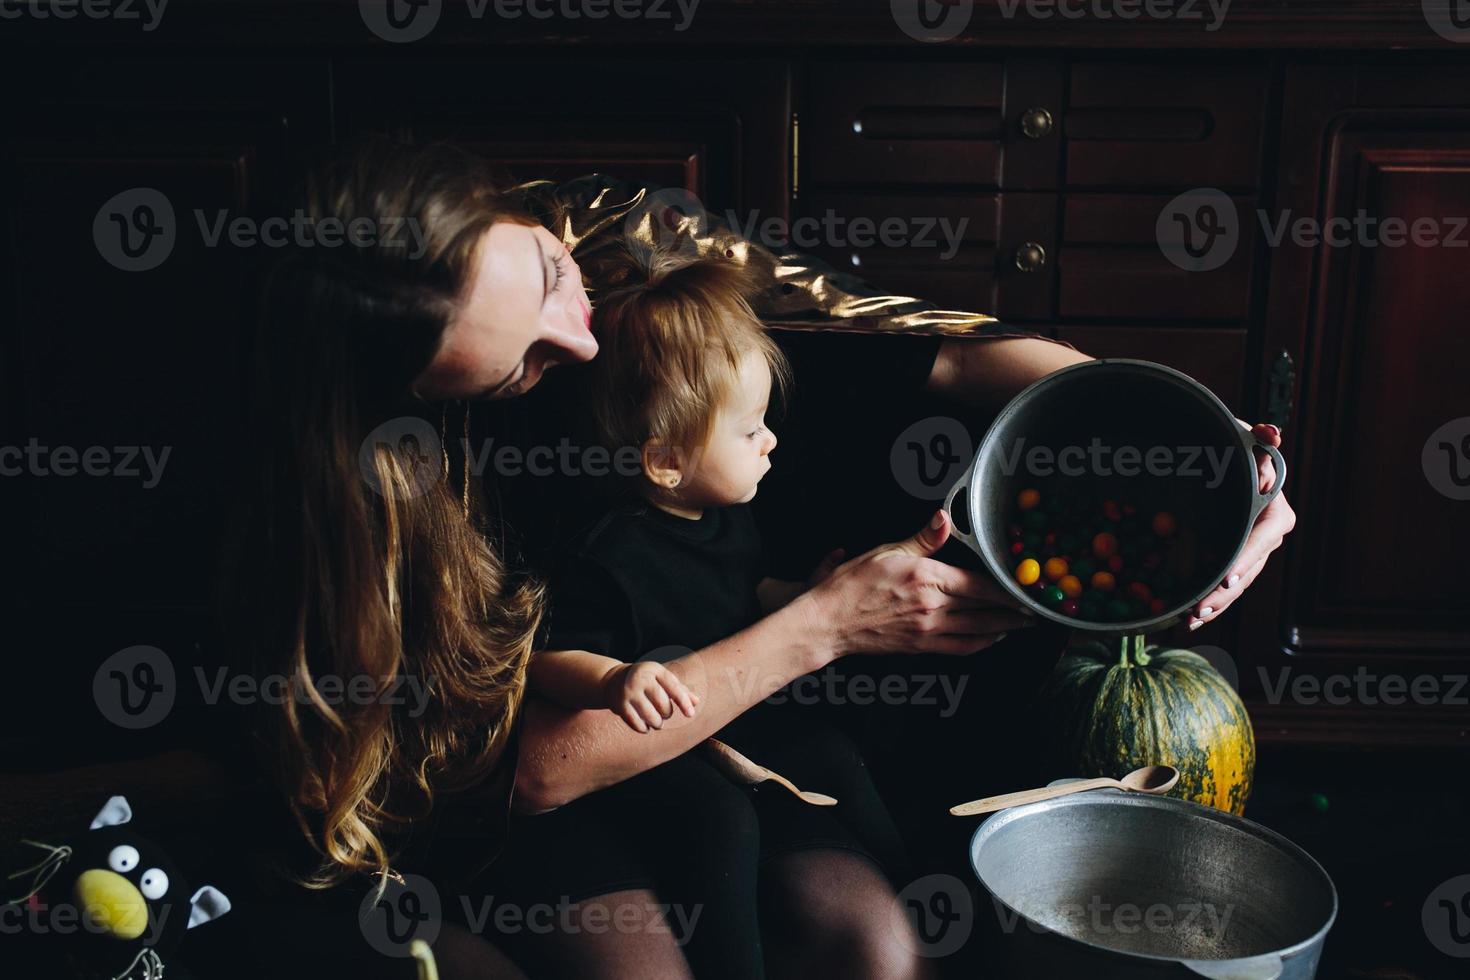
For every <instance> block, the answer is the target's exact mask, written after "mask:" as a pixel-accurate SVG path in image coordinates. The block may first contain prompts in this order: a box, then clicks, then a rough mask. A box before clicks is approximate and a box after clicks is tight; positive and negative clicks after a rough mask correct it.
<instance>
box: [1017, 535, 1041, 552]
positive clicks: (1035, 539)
mask: <svg viewBox="0 0 1470 980" xmlns="http://www.w3.org/2000/svg"><path fill="white" fill-rule="evenodd" d="M1021 540H1022V541H1024V542H1026V547H1028V548H1030V549H1032V550H1033V551H1034V550H1036V549H1037V548H1040V547H1041V542H1042V541H1044V540H1045V539H1044V538H1043V537H1042V536H1041V532H1040V531H1027V532H1026V533H1025V534H1023V535H1021Z"/></svg>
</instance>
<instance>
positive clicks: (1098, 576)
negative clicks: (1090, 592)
mask: <svg viewBox="0 0 1470 980" xmlns="http://www.w3.org/2000/svg"><path fill="white" fill-rule="evenodd" d="M1017 574H1018V575H1019V574H1020V573H1019V571H1018V572H1017ZM1117 584H1118V582H1117V580H1116V579H1114V578H1113V574H1112V572H1096V573H1094V574H1093V576H1092V587H1093V588H1094V589H1097V590H1098V591H1100V592H1111V591H1113V587H1114V586H1116V585H1117Z"/></svg>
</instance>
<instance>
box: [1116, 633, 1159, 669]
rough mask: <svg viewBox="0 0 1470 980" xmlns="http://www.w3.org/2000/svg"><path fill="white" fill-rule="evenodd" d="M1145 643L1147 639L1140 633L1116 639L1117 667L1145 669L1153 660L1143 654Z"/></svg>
mask: <svg viewBox="0 0 1470 980" xmlns="http://www.w3.org/2000/svg"><path fill="white" fill-rule="evenodd" d="M1147 641H1148V637H1147V636H1145V635H1144V634H1142V633H1132V634H1129V635H1126V636H1120V637H1118V666H1120V667H1146V666H1147V665H1148V662H1149V661H1150V660H1152V659H1153V658H1152V657H1150V656H1149V655H1148V654H1147V653H1145V652H1144V646H1145V645H1146V643H1147Z"/></svg>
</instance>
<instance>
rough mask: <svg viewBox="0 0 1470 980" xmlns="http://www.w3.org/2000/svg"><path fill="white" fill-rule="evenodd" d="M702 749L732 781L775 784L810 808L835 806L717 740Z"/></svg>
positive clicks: (748, 783)
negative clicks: (788, 791)
mask: <svg viewBox="0 0 1470 980" xmlns="http://www.w3.org/2000/svg"><path fill="white" fill-rule="evenodd" d="M704 747H705V749H706V750H707V751H708V752H709V754H710V757H711V759H712V760H713V762H714V763H715V765H716V766H718V767H719V768H720V769H721V770H723V771H724V772H725V774H726V775H728V776H730V777H731V778H732V779H736V780H739V781H740V782H742V783H745V784H746V785H749V786H754V785H755V784H756V783H764V782H773V783H776V784H777V785H780V786H784V787H785V788H786V789H789V790H790V791H791V792H792V793H793V794H795V796H796V798H797V799H799V800H801V801H802V802H803V803H810V804H811V805H812V806H836V805H837V800H836V799H834V798H833V797H830V796H827V795H826V794H825V793H810V792H807V791H806V790H804V789H797V788H796V784H795V783H793V782H792V781H791V780H789V779H787V778H786V777H785V776H782V775H780V774H779V773H774V772H772V771H771V770H769V769H767V768H766V767H765V766H763V765H760V764H759V763H756V762H752V761H751V760H750V759H748V758H746V757H745V756H743V755H741V754H740V753H739V752H736V751H735V750H734V749H732V748H730V746H728V745H726V744H725V743H724V742H721V741H720V740H719V739H717V738H707V739H705V740H704Z"/></svg>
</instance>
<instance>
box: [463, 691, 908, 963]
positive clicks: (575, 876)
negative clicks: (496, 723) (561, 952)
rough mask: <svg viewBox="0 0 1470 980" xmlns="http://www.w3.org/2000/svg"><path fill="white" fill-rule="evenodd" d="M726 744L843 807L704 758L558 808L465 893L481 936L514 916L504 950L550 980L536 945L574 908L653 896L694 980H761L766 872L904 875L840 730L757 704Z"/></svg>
mask: <svg viewBox="0 0 1470 980" xmlns="http://www.w3.org/2000/svg"><path fill="white" fill-rule="evenodd" d="M720 738H721V739H722V740H727V741H729V742H730V743H731V744H733V745H734V746H735V747H736V748H738V749H740V750H741V751H742V752H745V753H746V754H748V755H750V756H751V757H752V758H754V759H755V760H756V761H757V762H760V763H762V764H764V765H767V766H769V767H770V768H772V769H774V770H776V771H777V772H780V773H781V774H782V775H784V776H787V777H788V778H790V779H792V780H793V781H794V782H795V783H796V784H797V785H798V786H800V787H802V788H803V789H811V790H815V791H818V792H822V793H826V794H828V795H830V796H835V797H836V798H837V799H838V801H839V802H838V805H837V806H835V807H830V808H827V807H816V806H812V805H811V804H807V803H803V802H801V801H800V800H798V799H796V798H795V797H794V796H792V795H791V794H790V793H789V792H787V791H786V790H784V789H782V788H780V787H779V786H777V785H776V784H775V783H764V784H761V785H759V786H755V787H745V786H738V785H736V784H735V783H734V782H732V781H731V780H730V779H729V778H727V777H726V776H725V775H724V774H723V773H722V772H720V771H718V770H717V769H715V768H714V767H713V766H712V765H711V764H710V763H709V762H708V761H707V760H706V759H705V758H704V757H703V756H702V755H701V754H700V752H699V751H698V750H696V751H694V752H690V753H686V754H685V755H683V756H680V757H678V758H676V759H673V760H671V761H670V762H667V763H664V764H663V765H661V766H657V767H655V768H654V769H651V770H649V771H647V772H645V773H642V774H640V775H638V776H635V777H633V778H631V779H628V780H626V781H624V782H622V783H619V784H617V785H615V786H612V787H609V788H607V789H605V790H602V791H600V792H597V793H593V794H590V795H588V796H586V797H583V798H582V799H579V800H577V801H575V802H573V803H571V804H569V805H567V806H565V807H562V808H560V809H558V810H554V811H552V812H550V813H547V814H541V815H537V816H529V817H519V818H516V819H515V820H513V822H512V828H511V833H510V836H509V838H508V842H507V845H506V848H505V850H504V851H503V852H502V855H501V857H500V858H499V859H498V860H497V861H496V862H495V863H494V864H493V865H492V866H491V867H490V868H489V869H488V870H487V871H486V872H485V873H484V874H483V875H481V876H480V877H479V878H477V879H476V880H475V881H474V883H473V884H472V886H471V887H469V888H468V889H466V895H467V897H469V899H470V901H469V902H468V903H467V904H466V908H467V909H468V910H473V911H471V913H470V914H471V915H473V916H474V918H475V919H476V920H477V921H471V922H468V923H467V924H468V925H469V926H470V927H471V928H472V929H475V928H477V926H478V927H482V926H483V923H485V922H488V921H491V918H490V917H492V916H494V915H495V914H496V910H497V908H500V907H508V909H507V911H506V912H504V913H502V915H503V916H510V917H512V918H514V919H515V920H516V921H518V922H520V923H521V925H520V926H519V927H518V928H517V929H515V930H512V931H505V930H502V933H501V935H500V936H499V937H498V941H501V942H504V943H505V944H506V948H507V949H508V950H510V951H511V953H512V955H513V956H514V957H515V958H516V960H517V961H518V962H521V963H522V964H523V965H525V967H526V969H527V970H528V971H529V972H531V973H533V974H535V975H540V974H541V973H542V972H543V971H548V970H549V966H548V965H547V964H546V963H544V962H541V961H540V960H541V957H540V955H539V954H538V948H540V947H544V945H545V943H543V942H538V940H539V939H544V938H545V937H546V936H547V934H549V933H551V932H552V931H554V930H555V929H558V928H565V923H566V922H567V921H568V919H567V915H568V914H569V913H568V910H569V909H570V908H571V907H572V906H575V905H576V904H577V903H579V902H581V901H583V900H585V899H588V898H592V897H594V896H604V895H611V894H616V893H620V892H638V893H640V894H643V895H648V894H652V895H656V896H657V904H658V905H659V906H660V908H658V909H656V910H653V911H654V912H655V914H654V915H653V916H652V919H653V920H656V921H661V922H662V923H664V924H665V927H666V928H668V929H669V931H671V932H672V933H673V934H674V937H675V941H676V942H678V943H680V944H681V945H682V948H683V951H684V955H685V957H686V958H687V960H688V961H689V965H690V967H691V969H692V970H693V972H694V975H695V976H696V977H698V978H700V980H705V978H720V977H732V978H741V980H749V978H759V977H761V976H762V975H763V974H764V963H763V949H762V942H761V924H760V921H759V918H758V913H757V907H758V902H757V894H758V888H759V885H760V873H761V868H762V867H763V866H766V865H769V863H770V862H772V861H773V860H776V859H779V858H780V857H782V856H784V855H789V854H792V853H795V852H798V851H808V850H819V849H837V850H843V851H848V852H851V853H853V854H854V855H856V856H858V857H859V859H860V860H865V861H867V862H869V863H871V864H874V865H876V866H877V867H878V868H879V870H880V871H883V872H885V873H889V874H897V875H902V874H903V873H904V865H905V864H906V861H905V857H904V852H903V847H902V844H901V842H900V840H899V837H898V832H897V830H896V829H895V827H894V825H893V822H892V820H891V819H890V818H889V816H888V813H887V810H886V809H885V808H884V806H883V803H882V801H881V800H880V799H879V797H878V794H877V791H876V789H875V788H874V786H873V783H872V780H871V778H870V777H869V775H868V772H867V769H866V767H865V766H864V764H863V761H862V758H861V756H860V755H859V754H858V752H857V750H856V748H855V747H854V746H853V745H852V743H851V742H849V741H848V740H847V739H846V738H845V737H844V736H842V735H841V734H840V733H838V732H837V731H836V730H835V729H833V728H831V727H830V726H827V725H825V724H822V723H820V722H816V721H812V720H809V719H807V718H804V717H802V716H801V715H800V714H799V713H798V710H797V709H794V708H786V707H782V708H775V707H773V706H770V705H759V706H757V707H756V708H755V709H752V711H751V712H747V715H746V716H745V717H744V718H743V719H742V723H741V724H739V725H732V726H731V727H730V728H728V729H726V730H725V731H722V732H721V733H720ZM618 911H619V910H617V909H614V916H616V914H617V912H618ZM624 911H626V912H627V921H630V922H632V921H638V922H641V923H647V922H649V921H650V916H649V915H647V914H646V913H647V912H649V911H650V910H647V909H643V910H636V911H638V912H642V913H645V914H643V915H635V910H631V909H630V910H624ZM446 912H447V910H446ZM533 918H534V920H535V921H534V922H533V921H532V920H533ZM501 921H502V922H503V921H508V920H507V919H505V918H502V920H501ZM610 928H616V926H615V925H614V926H611V927H610Z"/></svg>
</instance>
